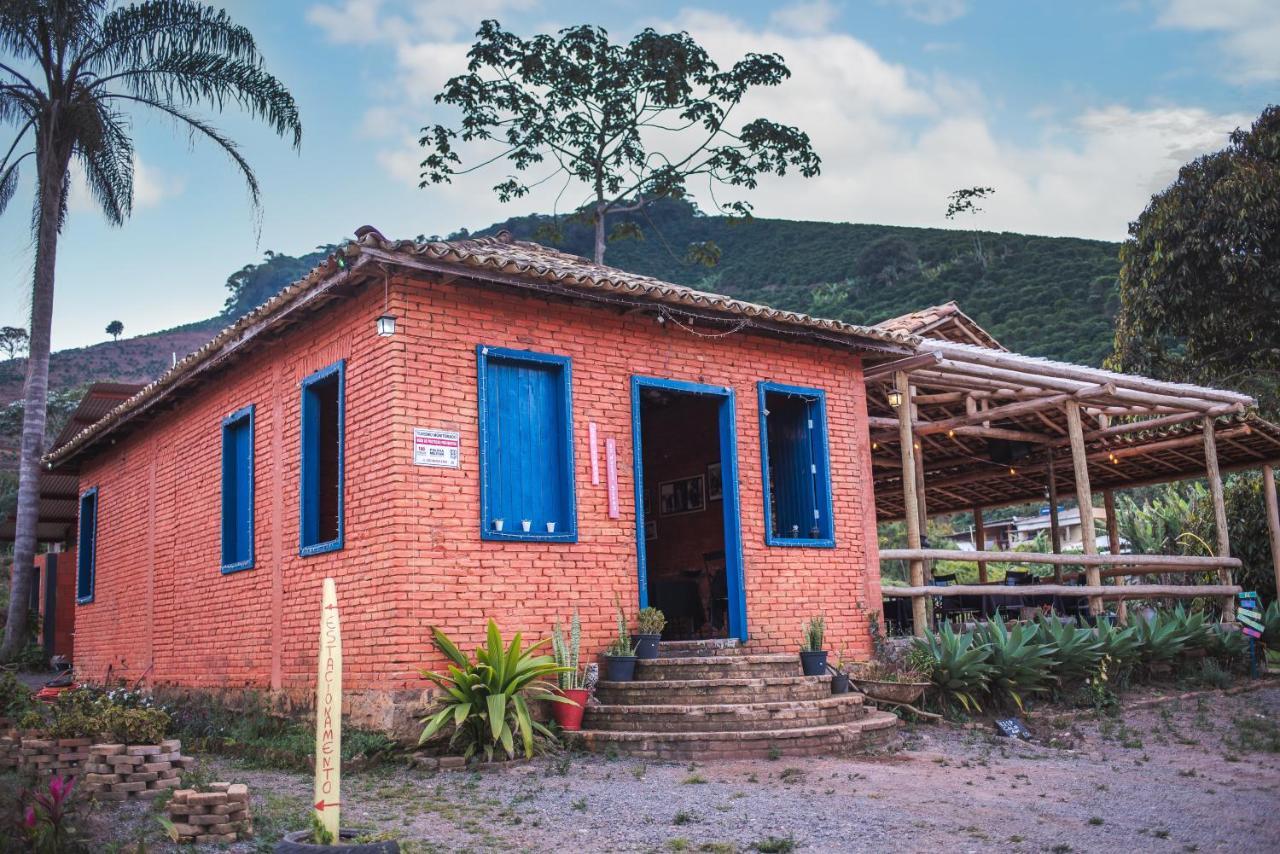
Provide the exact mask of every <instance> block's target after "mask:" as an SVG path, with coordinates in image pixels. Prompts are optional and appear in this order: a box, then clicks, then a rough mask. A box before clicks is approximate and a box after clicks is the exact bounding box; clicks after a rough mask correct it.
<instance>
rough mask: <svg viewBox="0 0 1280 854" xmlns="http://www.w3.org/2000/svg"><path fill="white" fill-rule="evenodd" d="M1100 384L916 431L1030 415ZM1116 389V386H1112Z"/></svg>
mask: <svg viewBox="0 0 1280 854" xmlns="http://www.w3.org/2000/svg"><path fill="white" fill-rule="evenodd" d="M1099 388H1100V387H1099V386H1091V387H1090V389H1081V390H1080V391H1078V392H1075V393H1074V394H1067V393H1065V392H1064V393H1062V394H1052V395H1049V396H1047V397H1038V398H1033V399H1031V400H1020V401H1018V402H1017V403H1007V404H1005V405H1004V406H997V407H995V408H994V409H988V410H986V411H985V412H976V413H973V414H969V413H966V414H964V415H957V416H956V417H954V418H943V419H941V420H938V421H928V422H924V423H922V424H920V425H919V426H918V427H917V428H916V433H917V434H919V435H922V436H928V435H930V434H933V433H945V432H947V431H948V430H953V429H956V428H959V427H964V426H966V425H969V424H976V423H977V422H979V421H982V422H987V421H999V420H1000V419H1002V418H1013V417H1014V416H1017V415H1029V414H1031V413H1033V412H1039V411H1041V410H1044V409H1056V408H1057V407H1058V406H1060V405H1062V404H1063V403H1065V402H1066V401H1068V400H1070V399H1071V398H1072V397H1075V398H1077V399H1078V398H1080V397H1083V396H1087V395H1086V392H1088V391H1090V390H1091V389H1094V390H1096V389H1099ZM1111 388H1112V390H1114V388H1115V387H1114V386H1112V387H1111Z"/></svg>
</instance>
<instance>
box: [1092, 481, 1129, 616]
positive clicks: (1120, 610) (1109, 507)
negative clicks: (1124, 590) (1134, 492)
mask: <svg viewBox="0 0 1280 854" xmlns="http://www.w3.org/2000/svg"><path fill="white" fill-rule="evenodd" d="M1102 506H1103V508H1104V509H1105V510H1106V511H1107V551H1109V552H1110V553H1111V554H1113V555H1118V554H1120V520H1119V519H1117V518H1116V493H1115V490H1111V489H1104V490H1103V491H1102ZM1099 574H1100V575H1101V576H1102V577H1103V578H1107V577H1110V576H1114V577H1116V578H1118V579H1120V580H1119V581H1117V582H1116V583H1117V584H1124V583H1125V576H1126V575H1127V574H1128V573H1127V571H1126V570H1123V569H1108V570H1105V571H1104V572H1101V573H1099ZM1116 619H1118V620H1119V621H1120V625H1122V626H1123V625H1127V624H1128V622H1129V609H1128V608H1127V607H1125V604H1124V600H1123V599H1121V600H1120V604H1119V605H1117V606H1116Z"/></svg>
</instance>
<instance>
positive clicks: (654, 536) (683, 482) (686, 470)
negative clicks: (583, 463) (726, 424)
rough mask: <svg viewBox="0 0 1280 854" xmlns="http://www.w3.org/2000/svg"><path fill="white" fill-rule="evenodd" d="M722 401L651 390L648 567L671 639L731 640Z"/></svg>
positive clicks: (646, 445)
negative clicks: (725, 535) (722, 447)
mask: <svg viewBox="0 0 1280 854" xmlns="http://www.w3.org/2000/svg"><path fill="white" fill-rule="evenodd" d="M720 406H721V400H720V399H718V398H715V397H710V396H707V395H700V394H691V393H686V392H678V391H672V390H669V389H659V388H645V389H644V390H643V391H642V392H641V395H640V424H641V431H642V434H643V450H642V454H643V460H642V464H643V466H644V492H645V494H644V502H645V564H646V567H647V571H648V588H649V589H648V596H649V604H650V605H652V606H654V607H656V608H659V609H661V610H662V612H663V614H665V615H666V617H667V629H666V631H665V632H664V634H663V638H664V639H666V640H691V639H701V638H723V637H728V636H729V596H728V587H727V583H726V575H725V537H724V505H723V499H722V494H723V493H722V488H723V483H722V478H721V448H720V425H719V417H720V415H719V413H720Z"/></svg>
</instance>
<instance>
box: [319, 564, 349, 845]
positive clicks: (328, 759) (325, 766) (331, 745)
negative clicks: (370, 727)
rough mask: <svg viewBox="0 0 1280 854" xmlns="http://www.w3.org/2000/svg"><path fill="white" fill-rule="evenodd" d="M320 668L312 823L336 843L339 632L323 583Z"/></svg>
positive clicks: (334, 604) (327, 583) (332, 598)
mask: <svg viewBox="0 0 1280 854" xmlns="http://www.w3.org/2000/svg"><path fill="white" fill-rule="evenodd" d="M319 661H320V665H319V668H318V669H317V671H316V773H315V791H314V794H315V799H314V800H315V802H314V803H313V804H312V808H313V809H314V810H315V812H314V813H313V815H314V816H315V819H316V820H317V821H319V822H320V823H321V824H323V825H324V827H325V829H326V830H328V831H329V833H331V834H333V839H334V841H335V842H336V841H337V839H338V827H339V825H340V821H339V813H340V809H341V806H342V629H341V626H340V625H339V623H338V590H337V588H336V587H335V586H334V583H333V579H332V578H326V579H325V580H324V587H323V589H322V591H321V596H320V657H319Z"/></svg>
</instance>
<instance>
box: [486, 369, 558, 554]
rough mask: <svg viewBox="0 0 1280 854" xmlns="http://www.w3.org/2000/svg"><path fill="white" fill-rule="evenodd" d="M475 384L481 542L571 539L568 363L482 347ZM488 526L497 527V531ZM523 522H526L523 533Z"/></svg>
mask: <svg viewBox="0 0 1280 854" xmlns="http://www.w3.org/2000/svg"><path fill="white" fill-rule="evenodd" d="M480 383H481V406H482V411H481V414H480V417H481V442H482V446H483V447H482V452H481V459H482V467H483V472H482V476H483V482H482V489H483V490H484V496H483V500H482V502H481V503H482V507H483V513H484V518H483V519H482V520H481V524H482V526H483V533H484V535H485V536H486V537H488V538H490V539H511V538H517V539H544V540H545V539H552V540H566V539H573V538H574V537H575V536H576V520H575V512H574V506H575V502H574V499H573V450H572V436H571V426H570V425H571V422H572V416H571V414H570V411H569V400H570V396H569V364H568V360H567V359H563V358H561V357H556V356H546V355H543V354H534V353H523V352H520V351H509V350H500V349H498V348H483V347H482V348H481V349H480ZM495 519H501V520H503V530H502V531H501V532H499V531H497V529H496V526H495V525H494V520H495ZM525 519H528V520H529V521H530V522H531V523H532V524H531V526H530V530H529V531H528V532H527V533H526V532H524V531H523V530H522V527H521V522H522V520H525ZM548 522H554V523H555V531H554V532H553V533H549V532H548V531H547V523H548Z"/></svg>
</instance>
